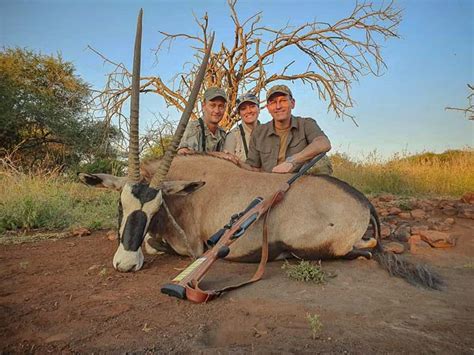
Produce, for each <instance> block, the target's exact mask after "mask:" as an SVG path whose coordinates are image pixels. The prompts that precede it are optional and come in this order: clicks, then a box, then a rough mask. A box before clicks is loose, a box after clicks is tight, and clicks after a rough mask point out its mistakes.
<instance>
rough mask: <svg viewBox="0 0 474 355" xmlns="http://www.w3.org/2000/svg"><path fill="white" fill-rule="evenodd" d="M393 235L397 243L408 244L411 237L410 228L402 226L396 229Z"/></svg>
mask: <svg viewBox="0 0 474 355" xmlns="http://www.w3.org/2000/svg"><path fill="white" fill-rule="evenodd" d="M393 234H394V236H395V238H397V239H398V240H399V241H401V242H408V239H409V238H410V236H411V228H410V227H409V226H407V225H403V226H400V227H399V228H397V230H396V231H395V232H394V233H393Z"/></svg>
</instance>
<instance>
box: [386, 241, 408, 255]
mask: <svg viewBox="0 0 474 355" xmlns="http://www.w3.org/2000/svg"><path fill="white" fill-rule="evenodd" d="M383 249H384V250H385V251H389V252H392V253H394V254H402V253H403V252H404V251H405V247H404V246H403V244H401V243H397V242H388V243H384V244H383Z"/></svg>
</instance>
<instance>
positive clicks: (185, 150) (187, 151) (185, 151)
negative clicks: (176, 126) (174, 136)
mask: <svg viewBox="0 0 474 355" xmlns="http://www.w3.org/2000/svg"><path fill="white" fill-rule="evenodd" d="M195 153H196V152H195V151H194V150H192V149H189V148H184V147H183V148H179V149H178V154H179V155H184V154H195Z"/></svg>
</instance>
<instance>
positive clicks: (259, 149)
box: [247, 116, 332, 174]
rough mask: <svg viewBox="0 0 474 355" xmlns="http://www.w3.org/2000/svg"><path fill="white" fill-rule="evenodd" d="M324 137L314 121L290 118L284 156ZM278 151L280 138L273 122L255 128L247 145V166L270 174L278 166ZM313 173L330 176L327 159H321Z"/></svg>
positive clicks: (304, 118)
mask: <svg viewBox="0 0 474 355" xmlns="http://www.w3.org/2000/svg"><path fill="white" fill-rule="evenodd" d="M319 136H324V137H326V135H325V134H324V132H323V131H322V130H321V128H320V127H319V126H318V124H317V123H316V121H315V120H313V119H312V118H306V117H296V116H292V117H291V128H290V132H288V138H287V140H286V145H287V147H286V154H285V157H286V158H287V157H289V156H291V155H293V154H296V153H299V152H301V151H302V150H303V149H304V148H306V146H308V145H309V144H310V143H311V142H312V141H313V140H314V139H315V138H317V137H319ZM279 151H280V137H279V136H278V135H277V134H276V132H275V128H274V127H273V121H270V122H268V123H265V124H262V125H260V126H258V127H256V128H255V129H254V130H253V132H252V137H251V139H250V144H249V154H248V158H247V164H249V165H251V166H253V167H255V168H261V169H262V170H263V171H266V172H271V171H272V169H273V168H274V167H275V166H277V165H278V152H279ZM311 171H312V172H313V173H323V174H332V166H331V162H330V161H329V159H328V158H327V157H326V156H325V157H323V158H322V159H321V160H320V161H319V162H318V163H316V165H315V166H314V168H312V169H311Z"/></svg>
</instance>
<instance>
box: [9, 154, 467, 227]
mask: <svg viewBox="0 0 474 355" xmlns="http://www.w3.org/2000/svg"><path fill="white" fill-rule="evenodd" d="M331 159H332V162H333V165H334V170H335V176H336V177H339V178H340V179H342V180H344V181H347V182H348V183H350V184H352V185H354V186H355V187H357V188H358V189H360V190H361V191H362V192H364V193H366V194H369V195H374V194H381V193H392V194H396V195H410V196H420V197H422V196H423V197H426V196H446V197H454V198H456V197H459V196H461V195H462V194H463V193H465V192H467V191H474V170H473V169H472V166H474V152H473V151H472V150H461V151H460V150H453V151H447V152H445V153H442V154H434V153H423V154H417V155H411V156H408V155H407V156H403V157H402V156H394V157H393V158H392V159H390V160H388V161H382V160H381V159H379V158H377V155H376V154H375V153H374V154H372V155H371V156H368V157H366V158H365V159H364V160H362V161H358V162H355V161H353V160H351V159H350V158H349V157H347V156H345V155H344V154H339V153H336V154H333V155H332V156H331ZM0 194H1V196H2V200H1V201H0V232H5V231H7V230H18V229H21V230H25V229H26V230H28V229H36V228H45V229H57V228H73V227H78V226H83V227H88V228H109V227H113V226H114V225H115V223H116V217H115V216H116V209H117V206H116V203H117V202H116V201H117V198H118V195H117V193H116V192H114V191H104V190H97V189H93V188H89V187H87V186H84V185H82V184H80V183H78V182H76V181H73V178H72V177H69V178H68V177H64V176H63V175H62V174H61V173H60V172H59V171H53V172H46V171H42V172H41V171H36V172H35V173H27V174H25V173H20V172H17V171H14V170H12V169H8V168H5V167H4V168H3V169H2V170H1V171H0Z"/></svg>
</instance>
